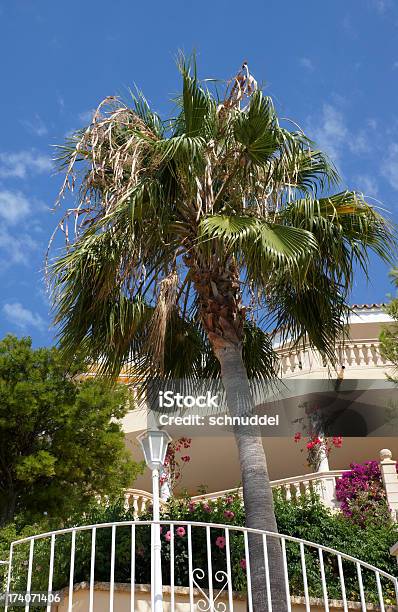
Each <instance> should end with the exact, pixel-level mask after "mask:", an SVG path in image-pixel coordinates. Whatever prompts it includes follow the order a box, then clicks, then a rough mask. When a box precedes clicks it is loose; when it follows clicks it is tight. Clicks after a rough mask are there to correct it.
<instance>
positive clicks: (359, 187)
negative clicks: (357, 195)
mask: <svg viewBox="0 0 398 612" xmlns="http://www.w3.org/2000/svg"><path fill="white" fill-rule="evenodd" d="M353 187H354V189H355V190H356V191H360V192H361V193H363V194H364V196H365V197H366V196H367V197H371V198H377V196H378V193H379V188H378V185H377V182H376V181H375V179H374V178H373V177H372V176H369V175H368V174H358V175H357V176H356V177H355V178H354V181H353Z"/></svg>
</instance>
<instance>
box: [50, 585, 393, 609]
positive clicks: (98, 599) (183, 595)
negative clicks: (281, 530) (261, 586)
mask: <svg viewBox="0 0 398 612" xmlns="http://www.w3.org/2000/svg"><path fill="white" fill-rule="evenodd" d="M89 594H90V593H89V585H88V584H87V583H85V582H84V583H81V584H77V585H75V591H74V595H73V611H74V612H87V610H88V609H89ZM215 596H216V594H215ZM150 598H151V596H150V588H149V586H148V585H137V587H136V591H135V605H134V610H135V612H150V610H151V601H150ZM199 600H200V594H199V593H198V591H197V590H195V608H196V609H198V608H197V604H198V603H199ZM217 602H219V603H221V602H223V603H225V605H226V610H228V599H227V598H226V597H220V598H219V599H217ZM310 603H311V612H322V611H324V609H325V608H324V606H323V604H322V601H321V600H316V599H311V602H310ZM366 608H367V610H379V609H380V608H379V607H378V606H373V605H369V604H368V605H367V607H366ZM342 609H343V604H342V602H341V601H329V610H330V612H337V611H340V610H342ZM360 609H361V606H360V604H359V603H357V602H349V604H348V610H360ZM67 610H68V596H67V592H65V593H61V602H60V604H59V605H58V607H57V608H56V610H55V612H67ZM94 610H95V612H108V611H109V583H107V582H102V583H96V585H95V591H94ZM114 610H115V611H117V612H131V601H130V585H129V584H116V585H115V593H114ZM163 610H164V612H170V610H171V608H170V589H169V588H168V587H164V602H163ZM175 610H176V612H189V610H190V604H189V592H188V589H186V588H182V587H176V589H175ZM385 610H386V612H392V611H393V610H394V611H396V610H398V608H397V607H395V606H394V607H391V606H386V608H385ZM292 611H293V612H304V611H305V603H304V601H303V599H302V598H299V597H293V598H292ZM234 612H247V604H246V600H245V599H244V598H241V597H239V596H238V595H235V596H234Z"/></svg>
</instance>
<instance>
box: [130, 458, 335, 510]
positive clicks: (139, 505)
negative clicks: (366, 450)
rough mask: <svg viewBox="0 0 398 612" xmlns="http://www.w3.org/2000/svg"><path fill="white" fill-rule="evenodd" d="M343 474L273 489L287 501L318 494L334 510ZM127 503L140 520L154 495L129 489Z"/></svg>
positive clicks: (284, 482) (288, 481) (309, 477)
mask: <svg viewBox="0 0 398 612" xmlns="http://www.w3.org/2000/svg"><path fill="white" fill-rule="evenodd" d="M342 473H343V470H334V471H329V472H314V473H313V474H304V475H303V476H292V477H290V478H281V479H280V480H273V481H271V487H272V488H273V489H278V490H279V491H280V492H281V494H282V495H283V497H284V498H285V499H286V500H287V501H289V500H296V499H298V498H299V497H301V496H303V495H308V494H311V493H316V494H317V495H318V496H319V497H320V499H321V501H322V502H323V504H324V505H325V506H326V507H328V508H332V509H334V508H337V507H338V502H337V501H336V479H337V478H339V477H340V476H341V475H342ZM236 493H237V494H238V495H239V496H242V489H241V488H240V487H238V488H235V489H225V490H223V491H215V492H213V493H204V494H202V495H194V496H193V497H192V498H191V500H192V501H193V502H200V501H208V500H212V499H213V500H215V499H219V498H220V497H224V496H227V495H234V494H236ZM125 503H126V507H128V508H131V509H132V510H133V511H134V518H138V517H139V516H141V515H142V514H146V513H148V512H150V511H151V508H152V494H151V493H148V492H147V491H142V490H140V489H127V490H126V492H125ZM160 503H161V506H165V505H166V502H164V501H162V500H161V502H160Z"/></svg>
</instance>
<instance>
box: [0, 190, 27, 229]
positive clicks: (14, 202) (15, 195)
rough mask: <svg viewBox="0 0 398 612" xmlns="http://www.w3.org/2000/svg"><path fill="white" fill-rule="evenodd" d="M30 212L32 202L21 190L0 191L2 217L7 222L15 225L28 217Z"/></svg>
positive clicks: (0, 212) (0, 216) (0, 213)
mask: <svg viewBox="0 0 398 612" xmlns="http://www.w3.org/2000/svg"><path fill="white" fill-rule="evenodd" d="M29 212H30V203H29V201H28V200H27V198H26V197H25V196H24V194H23V193H21V192H20V191H9V190H7V189H5V190H3V191H0V218H2V219H3V221H5V222H6V223H7V224H9V225H14V224H15V223H18V222H19V221H21V220H23V219H25V218H26V216H27V214H28V213H29Z"/></svg>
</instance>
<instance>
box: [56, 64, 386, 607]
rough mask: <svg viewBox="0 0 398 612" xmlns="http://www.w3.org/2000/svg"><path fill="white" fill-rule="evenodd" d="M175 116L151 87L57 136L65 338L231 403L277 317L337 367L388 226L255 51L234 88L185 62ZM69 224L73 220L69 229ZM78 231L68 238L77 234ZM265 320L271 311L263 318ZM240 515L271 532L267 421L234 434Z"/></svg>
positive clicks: (266, 358) (69, 348) (243, 403)
mask: <svg viewBox="0 0 398 612" xmlns="http://www.w3.org/2000/svg"><path fill="white" fill-rule="evenodd" d="M179 70H180V72H181V75H182V94H181V96H180V97H179V98H178V100H177V112H176V116H175V117H174V118H173V119H171V120H168V121H162V120H161V119H160V117H159V116H158V115H157V114H156V113H155V112H153V111H152V110H151V109H150V107H149V104H148V103H147V101H146V100H145V98H144V96H143V95H142V94H141V93H140V92H137V93H136V94H131V96H132V97H131V103H130V106H129V105H127V104H124V103H123V102H121V101H120V100H119V99H116V98H114V97H110V98H107V99H105V100H104V101H103V102H102V103H101V104H100V106H99V107H98V109H97V111H96V112H95V114H94V116H93V119H92V122H91V123H90V125H89V126H88V127H87V129H85V130H82V131H80V132H78V133H77V134H75V135H74V137H73V138H72V139H71V140H69V141H67V142H66V143H65V145H64V146H62V147H61V152H60V155H59V162H60V165H61V168H62V170H63V171H64V172H65V181H64V184H63V187H62V190H61V194H60V201H61V200H62V198H63V196H64V195H65V193H66V191H67V190H68V188H70V189H72V190H73V189H74V187H75V184H77V185H78V191H77V203H76V204H75V205H73V207H72V208H70V209H68V210H67V211H66V213H65V215H64V217H63V218H62V220H61V222H60V227H61V229H63V230H64V231H65V233H66V237H67V248H66V250H65V252H63V253H62V255H61V256H59V257H58V258H57V259H55V261H53V262H52V263H51V265H50V273H51V280H52V290H53V304H54V309H55V323H56V324H57V325H59V338H60V346H61V348H62V350H63V351H64V353H65V354H66V355H73V354H74V353H75V351H76V350H77V349H79V350H80V351H83V353H85V354H86V355H87V357H89V358H90V359H92V360H95V361H96V362H98V363H99V364H100V367H101V369H102V370H103V371H104V372H106V373H108V374H112V375H113V376H116V375H117V374H118V373H119V371H120V370H121V368H122V367H125V366H126V364H131V363H133V364H134V367H135V368H139V369H140V371H141V372H143V373H145V374H148V375H149V374H150V375H151V376H153V375H154V374H157V375H158V376H163V377H172V376H174V377H183V376H184V377H200V376H218V375H219V376H220V377H221V380H222V384H223V387H224V389H225V395H226V399H227V405H228V409H229V412H230V413H231V414H232V415H241V414H242V413H247V412H248V411H249V412H250V411H252V410H253V408H254V402H253V397H252V394H251V390H250V385H249V378H251V377H253V376H257V377H260V378H261V379H262V380H269V379H270V378H271V377H272V376H273V375H274V374H275V355H274V353H273V350H272V343H271V337H270V335H269V333H267V330H270V329H273V330H277V331H278V333H279V334H280V335H281V336H282V338H283V339H284V340H286V339H289V342H293V343H298V342H303V341H304V340H305V341H306V342H307V343H309V345H311V346H313V347H315V348H316V349H317V350H319V351H320V352H321V354H322V355H323V356H324V357H325V359H328V360H329V361H330V362H331V363H334V358H335V343H336V341H337V339H338V338H340V337H341V334H342V332H343V327H344V321H345V320H346V315H347V312H348V306H347V299H348V294H349V291H350V288H351V286H352V282H353V275H354V269H355V267H356V266H358V265H359V267H361V268H362V269H363V270H364V271H365V272H366V270H367V266H368V253H369V251H370V250H372V251H374V252H375V253H377V254H378V255H379V256H380V257H382V258H383V259H388V258H389V252H390V250H391V247H392V245H393V242H394V238H393V232H392V230H391V228H390V226H389V224H388V222H387V221H385V219H384V218H383V217H382V216H381V215H380V214H379V213H378V212H376V211H375V210H374V209H373V208H372V207H371V206H370V205H369V204H367V202H366V201H365V199H364V197H363V196H362V195H361V194H358V193H355V192H353V191H341V192H338V193H335V194H333V195H329V191H330V190H331V189H332V187H334V186H336V185H337V184H338V183H339V177H338V174H337V171H336V169H335V168H334V166H333V165H332V164H331V163H330V162H329V161H328V159H327V157H326V156H325V155H324V154H323V153H322V152H320V151H318V150H317V149H316V148H315V147H314V145H313V143H312V142H311V141H310V140H309V139H308V138H307V136H305V134H304V133H303V132H302V131H301V130H300V129H294V130H291V131H289V130H288V129H287V128H285V127H282V126H281V125H280V122H279V120H278V117H277V114H276V112H275V109H274V106H273V103H272V100H271V99H270V98H269V97H267V96H265V95H264V94H263V93H262V91H260V89H259V88H258V87H257V83H256V81H255V80H254V78H253V76H252V75H251V74H250V72H249V69H248V67H247V64H244V65H243V67H242V69H241V71H239V73H238V74H237V75H236V76H235V77H234V78H233V79H232V80H231V81H230V82H229V83H228V85H227V90H226V93H225V95H223V96H222V97H220V96H218V94H217V86H214V87H213V85H212V84H210V83H206V84H204V83H201V82H199V80H198V77H197V73H196V65H195V62H194V61H193V60H185V59H184V58H183V57H181V58H180V60H179ZM71 220H73V222H74V223H73V228H74V233H73V232H72V230H71V231H70V232H69V233H68V231H67V230H68V226H69V225H72V224H71V223H70V221H71ZM70 234H71V235H72V236H71V235H70ZM260 323H261V324H260ZM235 436H236V442H237V446H238V450H239V458H240V466H241V478H242V484H243V496H244V503H245V509H246V521H247V526H249V527H252V528H259V529H268V530H270V531H276V530H277V525H276V521H275V515H274V509H273V500H272V493H271V488H270V483H269V477H268V472H267V464H266V458H265V454H264V448H263V443H262V439H261V434H260V431H259V430H258V429H257V428H256V427H254V426H253V427H251V428H246V429H245V430H244V431H242V430H241V429H240V428H236V429H235ZM250 554H251V562H252V563H253V567H255V568H256V572H254V573H253V578H252V580H253V584H252V591H253V603H254V609H255V610H256V611H262V610H266V609H267V605H266V594H265V592H264V586H263V585H264V556H263V550H262V543H261V542H260V541H259V540H258V538H257V539H256V538H251V540H250ZM270 556H271V559H270V567H272V568H273V571H272V584H271V587H272V588H271V591H272V599H273V602H274V609H277V610H279V611H283V610H286V609H287V603H286V594H285V584H284V577H283V567H282V557H281V550H280V548H279V546H278V545H274V546H272V547H271V550H270Z"/></svg>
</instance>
